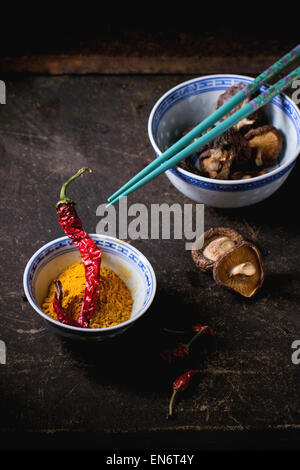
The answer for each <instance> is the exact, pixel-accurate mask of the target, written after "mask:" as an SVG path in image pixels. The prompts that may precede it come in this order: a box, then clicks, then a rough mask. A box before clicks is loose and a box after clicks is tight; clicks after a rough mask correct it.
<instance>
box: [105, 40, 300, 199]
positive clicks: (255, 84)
mask: <svg viewBox="0 0 300 470" xmlns="http://www.w3.org/2000/svg"><path fill="white" fill-rule="evenodd" d="M298 57H300V44H298V46H296V47H294V49H292V50H291V51H290V52H288V53H287V54H285V55H284V56H283V57H282V58H281V59H279V60H278V61H277V62H275V63H274V64H273V65H271V66H270V67H269V68H268V69H266V70H265V71H264V72H262V73H261V74H260V75H258V76H257V77H256V78H255V79H254V80H253V81H252V82H251V83H249V84H248V85H246V86H245V87H244V88H243V89H242V90H240V91H239V92H238V93H236V94H235V95H234V96H233V97H232V98H231V99H230V100H229V101H227V102H226V103H225V104H223V105H222V106H221V107H220V108H218V109H217V110H216V111H215V112H214V113H212V114H211V115H210V116H208V117H207V118H206V119H204V120H203V121H202V122H200V124H198V125H197V126H196V127H194V128H193V129H192V130H191V131H190V132H189V133H188V134H186V135H185V136H183V137H182V138H181V139H179V140H178V141H177V142H175V143H174V144H173V145H171V147H169V148H168V149H167V150H166V151H165V152H163V153H162V154H161V155H160V156H159V157H158V158H156V159H155V160H153V162H151V163H150V164H149V165H147V166H146V167H145V168H144V169H143V170H141V171H140V172H139V173H137V175H135V176H134V177H133V178H131V179H130V180H129V181H128V182H127V183H126V184H124V185H123V186H122V187H121V188H120V189H118V191H116V192H115V193H114V194H112V195H111V196H110V197H109V198H108V201H111V200H113V199H115V198H116V197H117V196H119V195H120V194H121V193H123V191H124V190H126V189H128V188H129V187H130V186H132V185H133V184H135V183H137V182H138V181H139V180H140V179H141V178H142V177H144V176H146V175H148V174H150V173H151V172H152V170H154V169H155V168H157V167H159V166H160V165H161V164H162V163H163V162H165V161H166V160H168V159H169V158H170V157H171V156H172V155H175V154H176V153H177V152H179V151H180V150H181V149H183V148H184V147H185V146H186V145H188V143H189V142H191V141H192V140H193V139H195V138H196V137H199V135H201V134H203V132H205V131H206V130H207V129H209V128H210V127H211V126H213V125H214V124H215V123H216V122H218V121H219V120H220V119H221V118H222V117H223V116H225V115H226V114H228V113H229V112H230V111H231V110H232V109H234V108H235V107H236V106H238V105H239V104H240V103H242V101H244V99H245V98H247V97H249V96H251V94H253V93H255V92H256V91H257V90H258V89H259V87H260V86H261V85H262V84H264V83H265V82H266V81H267V80H268V79H270V78H271V77H273V76H274V75H276V74H277V73H279V72H280V71H281V70H283V69H284V68H285V67H287V66H288V65H290V64H291V63H292V62H293V61H294V60H295V59H297V58H298Z"/></svg>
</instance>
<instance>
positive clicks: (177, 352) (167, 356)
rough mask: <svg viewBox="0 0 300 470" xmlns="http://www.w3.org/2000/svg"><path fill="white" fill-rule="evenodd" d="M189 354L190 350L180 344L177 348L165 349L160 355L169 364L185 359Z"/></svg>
mask: <svg viewBox="0 0 300 470" xmlns="http://www.w3.org/2000/svg"><path fill="white" fill-rule="evenodd" d="M188 354H189V350H188V349H187V347H186V346H185V345H184V344H183V343H179V344H178V346H176V348H173V349H165V350H164V351H162V352H161V353H160V356H161V358H162V359H163V360H164V361H167V362H168V363H169V364H172V362H175V360H176V359H184V358H185V356H187V355H188Z"/></svg>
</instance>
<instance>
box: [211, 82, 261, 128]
mask: <svg viewBox="0 0 300 470" xmlns="http://www.w3.org/2000/svg"><path fill="white" fill-rule="evenodd" d="M244 87H245V84H243V83H238V84H237V85H233V86H231V87H230V88H227V90H226V91H225V92H224V93H222V94H221V95H220V96H219V98H218V101H217V105H216V109H218V108H220V107H221V106H222V105H223V104H224V103H226V102H227V101H229V100H230V98H232V97H233V96H234V95H235V94H236V93H237V92H238V91H240V90H242V89H243V88H244ZM249 101H250V99H249V98H245V99H244V101H242V103H241V104H239V105H238V106H236V108H234V109H233V110H232V111H230V112H229V113H228V114H226V116H224V117H223V118H222V119H221V120H222V121H224V119H227V118H228V117H229V116H231V115H232V114H233V113H235V112H236V111H237V110H238V109H240V108H242V107H243V106H244V105H245V104H247V103H249ZM263 120H264V112H263V110H262V109H261V108H259V109H258V110H257V111H255V112H254V113H253V114H251V115H250V116H248V117H246V118H244V119H242V120H241V121H240V122H238V123H237V124H235V126H234V128H235V129H236V130H237V131H240V132H243V133H244V132H247V131H248V130H249V129H250V128H252V127H257V126H260V125H261V124H262V123H263Z"/></svg>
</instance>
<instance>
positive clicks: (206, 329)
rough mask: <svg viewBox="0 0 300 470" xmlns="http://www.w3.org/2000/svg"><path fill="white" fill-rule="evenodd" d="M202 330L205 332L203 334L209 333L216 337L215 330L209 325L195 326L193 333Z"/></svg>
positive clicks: (198, 324)
mask: <svg viewBox="0 0 300 470" xmlns="http://www.w3.org/2000/svg"><path fill="white" fill-rule="evenodd" d="M201 330H203V334H208V333H209V334H210V335H211V336H215V332H214V330H213V329H212V328H211V327H210V326H208V325H201V324H200V323H197V324H196V325H194V326H193V331H195V332H196V333H198V331H201Z"/></svg>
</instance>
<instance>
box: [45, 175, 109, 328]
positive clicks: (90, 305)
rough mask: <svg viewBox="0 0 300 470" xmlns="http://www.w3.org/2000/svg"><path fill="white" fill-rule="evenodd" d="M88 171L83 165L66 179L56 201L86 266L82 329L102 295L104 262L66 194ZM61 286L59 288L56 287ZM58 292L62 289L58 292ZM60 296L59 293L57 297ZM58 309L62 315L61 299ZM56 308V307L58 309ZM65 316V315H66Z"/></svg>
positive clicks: (60, 215) (69, 235)
mask: <svg viewBox="0 0 300 470" xmlns="http://www.w3.org/2000/svg"><path fill="white" fill-rule="evenodd" d="M85 171H89V172H90V173H91V172H92V170H90V168H87V167H84V168H81V169H80V170H79V171H77V173H75V175H73V176H72V177H71V178H70V179H68V181H66V182H65V183H64V184H63V186H62V188H61V192H60V200H59V201H58V203H57V204H56V209H57V212H58V218H59V223H60V225H61V226H62V228H63V229H64V232H65V234H66V235H67V236H68V237H69V238H70V240H72V242H73V243H74V245H76V247H77V248H78V250H79V251H80V255H81V259H82V262H83V265H84V269H85V279H86V285H85V291H84V298H83V303H82V307H81V311H80V314H79V317H78V319H77V325H76V326H80V327H82V328H88V327H89V322H90V319H91V318H92V316H93V314H94V311H95V307H96V303H97V299H98V295H99V286H100V264H101V255H102V253H101V250H100V249H99V248H98V247H97V246H96V245H95V243H94V242H93V240H92V239H91V238H90V237H89V235H88V234H87V233H86V232H85V231H84V230H83V228H82V223H81V220H80V219H79V217H78V215H77V212H76V209H75V202H74V201H72V200H71V199H70V198H68V197H67V196H66V189H67V187H68V186H69V184H70V183H71V182H72V181H74V180H75V179H76V178H78V177H79V176H80V175H82V173H84V172H85ZM57 289H58V287H57ZM57 293H58V294H59V292H57ZM60 294H61V295H60V298H61V299H62V292H61V293H60ZM58 298H59V295H58V296H57V299H58ZM53 307H54V310H55V312H56V313H57V312H59V314H60V315H61V314H62V312H61V310H62V307H61V304H60V309H59V302H56V303H55V305H54V303H53ZM56 309H57V310H56ZM65 317H66V316H65Z"/></svg>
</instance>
